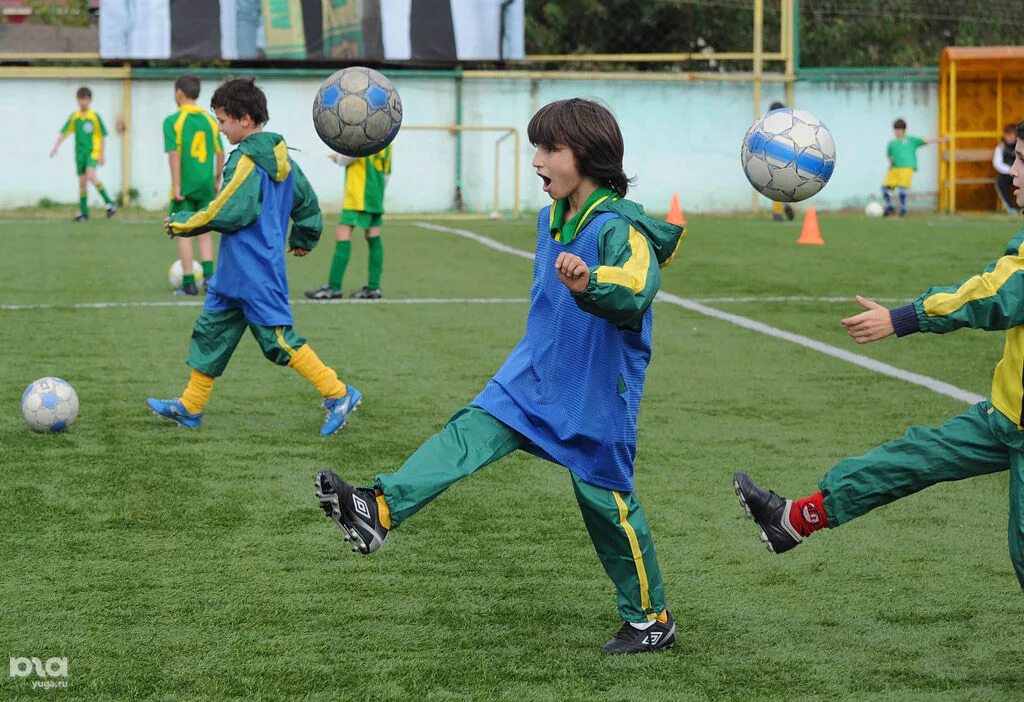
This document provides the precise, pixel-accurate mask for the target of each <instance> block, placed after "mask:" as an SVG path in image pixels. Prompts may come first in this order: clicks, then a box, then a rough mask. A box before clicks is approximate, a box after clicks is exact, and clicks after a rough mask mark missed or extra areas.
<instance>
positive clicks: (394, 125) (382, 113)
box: [313, 66, 402, 157]
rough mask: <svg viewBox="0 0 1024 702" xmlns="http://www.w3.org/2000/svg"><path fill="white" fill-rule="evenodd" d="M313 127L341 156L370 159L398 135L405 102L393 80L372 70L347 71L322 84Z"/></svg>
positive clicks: (344, 70)
mask: <svg viewBox="0 0 1024 702" xmlns="http://www.w3.org/2000/svg"><path fill="white" fill-rule="evenodd" d="M313 126H314V127H315V128H316V133H317V134H318V135H319V136H320V138H321V139H323V142H324V143H325V144H327V145H328V146H329V147H331V148H332V149H333V150H334V151H337V152H338V153H339V154H344V155H345V156H353V157H362V156H369V155H370V154H375V153H377V152H378V151H380V150H381V149H383V148H384V147H385V146H387V145H388V144H390V143H391V142H392V140H394V138H395V136H396V135H397V134H398V128H399V127H401V126H402V99H401V98H400V97H399V96H398V91H397V90H395V86H394V85H393V84H392V83H391V81H390V80H388V79H387V78H385V77H384V76H383V75H381V74H380V73H378V72H377V71H375V70H373V69H372V68H364V67H362V66H352V67H350V68H343V69H341V70H340V71H338V72H337V73H334V74H333V75H332V76H331V77H330V78H328V79H327V80H325V81H324V82H323V83H321V84H320V89H319V90H318V91H317V93H316V99H314V100H313Z"/></svg>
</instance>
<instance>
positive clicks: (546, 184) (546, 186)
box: [537, 173, 551, 192]
mask: <svg viewBox="0 0 1024 702" xmlns="http://www.w3.org/2000/svg"><path fill="white" fill-rule="evenodd" d="M537 175H539V176H540V179H541V180H542V181H543V182H544V192H547V191H548V189H549V188H550V187H551V179H550V178H548V177H547V176H546V175H542V174H540V173H538V174H537Z"/></svg>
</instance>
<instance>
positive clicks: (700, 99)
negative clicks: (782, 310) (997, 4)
mask: <svg viewBox="0 0 1024 702" xmlns="http://www.w3.org/2000/svg"><path fill="white" fill-rule="evenodd" d="M80 83H81V81H76V80H57V79H39V80H22V79H3V80H0V119H2V120H3V123H4V124H6V125H8V127H7V129H8V134H9V135H10V136H9V139H8V142H7V148H6V151H7V154H6V161H7V163H8V164H9V165H8V167H7V168H5V169H3V170H2V171H0V207H10V206H19V205H33V204H35V203H36V202H38V201H39V199H40V198H43V197H49V198H51V199H54V200H58V201H63V202H73V201H74V200H75V199H76V198H77V194H76V192H77V186H76V181H75V177H74V165H73V161H74V158H73V146H72V144H70V143H65V144H64V146H63V148H62V152H61V153H60V154H59V155H58V157H57V158H56V159H54V160H50V159H48V158H47V154H48V152H49V148H50V146H51V145H52V143H53V140H54V139H55V138H56V135H57V132H58V130H59V128H60V127H61V125H62V124H63V123H64V120H65V119H66V118H67V115H68V114H70V112H71V111H72V110H74V109H75V100H74V93H75V89H76V88H77V87H78V86H79V84H80ZM87 83H88V85H89V86H90V87H91V88H92V90H93V94H94V102H93V104H94V108H95V109H96V111H97V112H98V113H99V114H100V115H101V116H102V117H103V119H104V120H105V121H106V123H107V126H108V128H109V129H110V131H111V136H112V138H111V139H110V141H109V142H108V147H107V165H106V166H104V167H103V168H102V169H100V176H101V179H102V180H103V182H104V183H105V184H106V185H107V187H108V189H109V190H110V191H111V192H117V191H119V190H120V189H121V150H122V138H121V137H120V136H118V135H117V134H116V133H115V130H114V126H115V123H116V119H117V117H118V115H119V112H120V110H121V105H122V87H121V83H120V81H116V80H114V81H103V80H93V81H87ZM395 83H396V85H397V86H398V88H399V90H400V92H401V95H402V102H403V105H404V111H405V124H406V125H427V124H432V125H443V124H451V123H453V122H454V119H455V85H454V82H453V81H452V80H450V79H445V78H406V79H403V78H402V77H401V76H400V75H398V76H397V77H396V78H395ZM260 84H261V85H262V86H263V88H264V90H265V91H266V92H267V97H268V102H269V107H270V115H271V119H270V123H269V124H268V125H267V129H269V130H272V131H276V132H280V133H282V134H284V135H285V138H286V139H287V141H288V143H289V145H290V146H292V147H293V148H295V149H297V150H298V151H296V152H294V153H293V158H294V159H295V160H296V161H297V162H298V163H299V164H300V165H301V167H302V168H303V170H304V171H305V172H306V174H307V175H308V176H309V178H310V180H311V182H312V183H313V186H314V187H315V188H316V190H317V193H318V194H319V196H320V198H321V200H322V201H323V203H324V207H325V209H327V210H337V209H338V208H340V204H341V195H342V182H343V173H342V171H341V169H339V168H337V167H336V166H334V165H333V164H332V163H330V162H329V161H328V160H327V159H326V154H327V149H326V148H325V147H324V146H323V145H322V144H320V142H319V140H318V139H317V136H316V133H315V132H314V131H313V126H312V121H311V119H310V109H311V104H312V96H313V95H314V93H315V91H316V88H317V85H318V81H317V80H316V79H313V78H296V79H287V78H267V79H263V80H261V81H260ZM212 87H213V86H212V82H211V81H208V82H207V83H206V84H205V85H204V90H203V94H202V95H201V96H200V102H201V103H205V102H206V101H207V100H208V99H209V95H210V93H211V92H212ZM937 91H938V88H937V85H936V84H933V83H798V84H797V87H796V102H797V105H798V106H799V107H801V108H804V109H807V110H810V111H811V112H814V113H815V114H817V115H818V116H819V117H820V118H821V119H822V120H823V121H824V122H825V123H826V124H827V125H828V126H829V127H830V128H831V129H832V131H833V134H834V136H835V140H836V144H837V151H838V154H837V167H836V171H835V174H834V175H833V177H832V182H831V183H829V185H828V187H827V188H825V190H824V191H822V192H821V193H820V194H819V195H817V196H816V197H815V198H814V199H813V200H812V201H811V202H813V203H814V204H815V205H816V206H817V207H819V208H822V209H829V208H837V207H844V206H859V205H862V204H863V203H864V202H865V201H866V199H867V198H868V197H869V196H872V195H874V194H875V193H877V192H878V187H879V185H880V182H881V180H882V177H883V175H884V173H885V169H886V160H885V145H886V142H887V141H888V140H889V139H890V138H891V135H892V130H891V124H892V121H893V120H894V119H895V118H896V117H903V118H904V119H906V120H907V122H908V123H909V127H910V128H909V131H910V132H911V133H913V134H920V135H923V136H930V135H934V134H935V132H936V130H937V124H938V95H937ZM751 92H752V91H751V88H750V86H748V85H744V84H738V83H710V82H692V83H674V82H671V83H670V82H644V81H601V82H598V81H541V82H535V81H530V80H519V79H517V80H497V79H494V80H464V81H463V122H464V124H475V125H495V126H503V125H509V126H516V127H518V128H519V130H520V134H521V143H520V157H521V158H520V169H519V174H518V176H519V179H520V186H521V192H522V204H523V208H524V210H525V211H528V210H531V209H532V210H536V209H537V208H539V207H541V206H543V205H544V204H546V198H545V196H544V193H543V192H542V191H541V189H540V187H539V181H538V179H537V178H536V177H535V176H534V175H533V169H532V168H531V167H530V160H531V158H532V154H533V149H532V147H531V146H530V145H529V143H528V142H527V140H526V124H527V122H528V121H529V118H530V115H531V114H533V112H534V111H535V110H536V109H537V108H538V107H539V106H541V105H543V104H545V103H547V102H549V101H551V100H556V99H560V98H564V97H571V96H584V97H595V98H598V99H600V100H602V101H603V102H605V103H606V104H607V105H609V106H610V107H611V109H612V111H613V112H614V113H615V114H616V116H617V117H618V119H619V123H620V125H621V127H622V130H623V134H624V136H625V141H626V159H625V167H626V172H627V173H628V174H630V175H634V176H636V178H637V183H636V187H635V189H634V190H633V191H632V196H633V197H634V198H635V199H637V200H638V201H640V202H643V203H645V204H646V205H647V206H648V208H649V209H651V210H652V211H664V210H665V209H666V208H667V205H668V200H669V198H670V197H671V195H672V194H673V193H679V195H680V198H681V200H682V202H683V206H684V208H685V209H686V210H687V211H730V210H740V211H744V210H747V209H748V208H749V207H750V200H751V198H750V187H749V185H748V184H747V182H746V180H745V178H744V176H743V173H742V172H741V170H740V166H739V149H740V141H741V140H742V138H743V135H744V134H745V132H746V130H747V128H748V127H749V126H750V123H751V122H752V112H753V108H752V106H751V102H750V100H751ZM781 97H782V87H781V86H780V85H769V86H766V88H765V91H764V103H763V104H764V107H765V108H766V107H767V105H768V104H769V103H770V102H771V101H772V100H775V99H781ZM132 104H133V115H132V130H131V131H132V135H131V136H132V147H133V148H132V186H133V187H135V188H137V189H138V191H139V193H140V196H141V199H142V204H143V205H144V206H146V207H148V208H153V209H159V208H162V207H164V206H165V203H166V200H167V190H168V183H169V175H168V170H167V165H166V158H165V156H164V154H163V152H162V151H163V142H162V137H161V131H160V129H161V124H162V120H163V118H164V117H165V116H166V115H167V114H169V113H170V112H171V111H173V109H174V102H173V98H172V89H171V82H170V81H164V80H161V81H155V80H136V81H135V82H134V83H133V87H132ZM498 136H499V134H497V133H482V134H474V133H467V134H465V135H464V136H463V164H462V166H463V181H464V192H463V196H464V199H465V202H466V204H467V206H468V207H469V208H471V209H473V210H477V211H483V212H489V211H490V210H491V207H492V197H493V187H494V143H495V140H496V139H497V138H498ZM501 148H502V151H501V154H502V156H501V158H502V163H501V166H502V167H501V181H500V189H501V201H500V207H501V208H502V209H509V208H511V206H512V182H513V181H512V178H513V174H512V172H511V165H512V144H511V139H509V140H506V141H505V142H504V143H503V145H502V147H501ZM454 155H455V139H454V137H453V136H452V135H451V134H450V133H448V132H418V131H414V130H406V131H403V132H402V133H400V134H399V136H398V138H397V139H396V140H395V154H394V174H393V176H392V179H391V183H390V185H389V188H388V194H387V208H388V211H390V212H439V211H445V210H449V209H451V206H452V202H453V192H454V183H455V170H456V169H455V159H454ZM919 156H920V161H921V169H920V171H919V172H918V174H917V176H916V179H915V190H917V191H919V192H922V193H923V192H929V193H932V194H933V195H934V191H935V190H936V179H937V167H938V166H937V154H936V149H935V147H925V148H924V149H922V150H921V151H920V152H919ZM919 202H923V204H929V203H934V197H932V198H930V199H929V198H925V199H924V200H923V201H921V200H919Z"/></svg>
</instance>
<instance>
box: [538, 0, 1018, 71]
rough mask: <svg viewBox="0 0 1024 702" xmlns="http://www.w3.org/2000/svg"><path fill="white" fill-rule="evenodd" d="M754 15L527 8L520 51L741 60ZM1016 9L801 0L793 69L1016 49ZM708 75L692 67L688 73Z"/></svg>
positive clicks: (643, 6) (724, 9) (648, 7)
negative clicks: (947, 50) (733, 55)
mask: <svg viewBox="0 0 1024 702" xmlns="http://www.w3.org/2000/svg"><path fill="white" fill-rule="evenodd" d="M753 6H754V3H753V0H644V1H643V2H636V1H635V0H526V50H527V53H530V54H573V53H662V52H672V53H694V52H702V51H704V52H706V51H709V50H714V51H749V50H750V49H751V47H752V43H753ZM1021 7H1024V6H1022V5H1021V2H1020V0H801V2H800V64H801V65H802V66H805V67H810V66H930V65H936V64H937V63H938V60H939V53H940V52H941V51H942V49H943V48H944V47H946V46H987V45H1019V44H1024V24H1021V23H1020V22H1019V21H1017V17H1018V16H1019V14H1020V10H1021ZM764 14H765V25H764V46H765V49H766V50H769V51H774V50H777V48H778V46H779V17H780V2H779V1H778V0H766V1H765V12H764ZM707 66H708V64H707V63H703V62H694V63H693V64H692V65H688V66H687V68H691V69H700V68H705V67H707ZM711 67H712V68H722V69H725V70H749V68H750V65H749V63H747V64H746V65H744V64H742V63H735V62H730V63H729V64H728V65H726V66H715V65H713V64H712V66H711Z"/></svg>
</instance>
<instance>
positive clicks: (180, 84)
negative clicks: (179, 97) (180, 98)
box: [174, 73, 200, 100]
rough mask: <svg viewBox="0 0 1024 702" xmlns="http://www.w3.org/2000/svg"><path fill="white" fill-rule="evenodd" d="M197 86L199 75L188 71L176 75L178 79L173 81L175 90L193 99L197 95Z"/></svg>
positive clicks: (198, 84)
mask: <svg viewBox="0 0 1024 702" xmlns="http://www.w3.org/2000/svg"><path fill="white" fill-rule="evenodd" d="M199 86H200V82H199V77H198V76H193V75H190V74H188V73H186V74H185V75H181V76H178V79H177V80H176V81H174V88H175V90H180V91H181V92H183V93H184V94H185V97H187V98H188V99H189V100H195V99H196V98H198V97H199Z"/></svg>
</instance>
